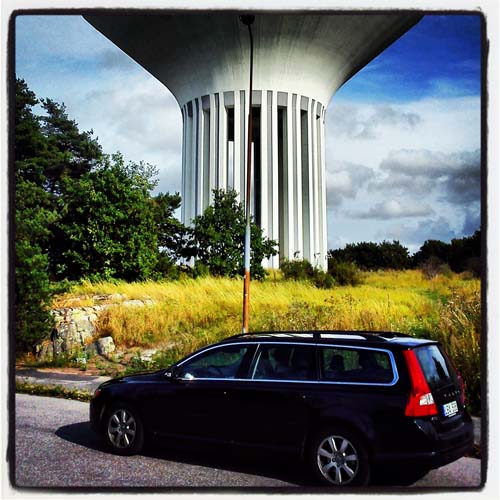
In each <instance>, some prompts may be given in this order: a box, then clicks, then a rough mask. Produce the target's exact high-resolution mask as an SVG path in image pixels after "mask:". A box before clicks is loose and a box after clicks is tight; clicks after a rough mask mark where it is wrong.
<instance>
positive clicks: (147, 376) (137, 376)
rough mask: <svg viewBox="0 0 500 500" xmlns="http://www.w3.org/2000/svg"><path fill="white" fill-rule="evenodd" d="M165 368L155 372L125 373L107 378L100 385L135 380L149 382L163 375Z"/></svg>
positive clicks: (135, 381)
mask: <svg viewBox="0 0 500 500" xmlns="http://www.w3.org/2000/svg"><path fill="white" fill-rule="evenodd" d="M164 371H165V370H160V371H156V372H144V373H134V374H133V375H125V376H123V377H118V378H114V379H112V380H108V381H107V382H104V383H103V384H101V386H100V387H106V386H109V385H113V384H123V383H132V384H133V383H137V382H149V381H154V380H158V379H159V378H160V377H162V376H163V373H164Z"/></svg>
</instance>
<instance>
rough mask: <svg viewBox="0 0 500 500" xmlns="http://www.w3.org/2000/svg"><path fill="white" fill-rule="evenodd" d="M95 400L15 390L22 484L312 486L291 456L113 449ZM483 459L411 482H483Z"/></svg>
mask: <svg viewBox="0 0 500 500" xmlns="http://www.w3.org/2000/svg"><path fill="white" fill-rule="evenodd" d="M88 409H89V405H88V403H81V402H78V401H70V400H64V399H56V398H46V397H39V396H30V395H25V394H17V395H16V435H15V482H16V486H17V487H49V488H53V487H68V486H70V487H78V488H89V487H122V488H123V487H157V488H169V489H171V488H178V487H181V488H186V487H187V488H193V487H198V488H206V487H212V488H214V487H215V488H219V489H220V488H236V489H240V490H243V489H245V488H265V489H270V488H273V489H281V488H290V489H295V488H300V487H302V488H308V490H310V491H312V489H313V485H312V483H311V481H310V478H309V477H308V476H307V475H306V474H305V473H304V472H303V471H302V470H301V468H300V466H299V464H296V463H294V462H293V461H291V460H289V459H286V458H284V457H271V456H267V457H262V456H259V455H257V456H250V457H249V456H245V455H243V454H242V453H241V452H239V453H237V454H234V453H233V452H228V451H226V452H224V451H220V450H219V451H211V450H204V451H198V450H192V451H187V450H185V451H179V450H168V449H160V448H153V449H151V450H147V451H146V452H145V453H144V454H142V455H138V456H134V457H119V456H115V455H113V454H110V453H108V452H107V451H106V449H105V448H104V447H103V445H102V443H101V441H100V440H99V438H98V437H97V436H96V435H95V434H94V433H93V432H92V431H91V429H90V427H89V424H88ZM479 484H480V460H478V459H474V458H462V459H460V460H458V461H457V462H455V463H453V464H450V465H447V466H446V467H442V468H441V469H437V470H435V471H431V472H430V473H429V474H427V476H425V477H424V478H423V479H421V480H419V481H418V482H416V483H414V485H412V486H413V487H415V486H417V487H418V486H422V487H431V488H450V487H453V488H457V487H458V488H460V487H476V486H478V485H479Z"/></svg>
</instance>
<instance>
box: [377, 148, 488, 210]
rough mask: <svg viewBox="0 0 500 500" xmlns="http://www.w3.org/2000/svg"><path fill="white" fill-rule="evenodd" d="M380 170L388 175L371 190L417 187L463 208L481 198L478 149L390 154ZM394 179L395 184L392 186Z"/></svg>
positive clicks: (402, 151) (414, 151) (411, 151)
mask: <svg viewBox="0 0 500 500" xmlns="http://www.w3.org/2000/svg"><path fill="white" fill-rule="evenodd" d="M380 169H381V170H382V171H383V172H384V173H385V174H386V176H385V178H384V179H383V180H381V181H378V183H377V184H376V185H372V188H378V189H380V188H382V189H384V188H385V189H393V188H397V189H399V190H402V189H405V188H406V189H407V190H411V189H413V186H417V189H418V191H419V192H424V191H423V190H424V189H427V190H428V191H429V192H430V191H432V190H438V191H439V192H440V195H439V196H440V199H441V200H443V201H447V202H449V203H453V204H457V205H462V206H466V205H467V204H469V203H471V202H474V201H478V200H479V198H480V186H481V177H480V176H481V167H480V151H479V149H476V150H475V151H460V152H456V153H451V154H445V153H441V152H435V151H428V150H425V149H419V150H407V149H403V150H399V151H391V152H390V153H389V155H388V156H387V158H385V159H384V160H383V161H382V162H381V164H380ZM393 176H396V182H395V183H391V178H392V177H393ZM386 180H387V181H388V182H386V183H385V182H384V181H386Z"/></svg>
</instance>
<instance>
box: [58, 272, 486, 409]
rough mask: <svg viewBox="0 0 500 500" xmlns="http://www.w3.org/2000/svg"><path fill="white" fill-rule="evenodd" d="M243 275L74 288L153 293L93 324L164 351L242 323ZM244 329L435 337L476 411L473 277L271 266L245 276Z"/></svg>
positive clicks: (476, 291) (174, 353) (171, 352)
mask: <svg viewBox="0 0 500 500" xmlns="http://www.w3.org/2000/svg"><path fill="white" fill-rule="evenodd" d="M242 292H243V285H242V281H239V280H230V279H223V278H212V277H206V278H199V279H196V280H193V279H185V280H182V281H176V282H164V283H159V282H143V283H132V284H129V283H108V282H101V283H90V282H85V283H82V284H81V285H78V286H77V287H75V288H74V289H73V290H72V291H71V292H70V293H68V294H65V295H64V296H61V297H59V298H58V299H57V300H58V301H68V300H71V299H72V298H74V297H75V296H85V297H86V299H85V300H86V301H88V300H89V299H90V298H91V297H92V296H93V295H98V294H109V295H113V294H121V295H122V296H125V297H126V298H128V299H143V300H144V299H152V300H153V304H151V305H147V306H144V307H130V306H127V307H124V306H121V305H120V304H119V303H117V304H116V305H114V306H112V307H110V308H109V309H107V310H105V312H104V313H103V314H102V315H101V317H100V320H99V324H98V328H99V333H100V335H102V336H104V335H111V336H112V337H113V339H114V341H115V343H116V344H117V345H118V346H119V347H140V348H151V347H156V348H159V349H161V350H163V351H165V352H168V356H167V357H168V358H169V359H171V360H172V361H173V360H174V359H175V358H178V357H181V356H183V355H185V354H188V353H189V352H191V351H192V350H194V349H197V348H199V347H202V346H204V345H206V344H208V343H210V342H214V341H217V340H221V339H223V338H226V337H228V336H231V335H234V334H236V333H239V331H240V330H241V302H242ZM250 329H251V330H253V331H270V330H315V329H318V330H372V331H399V332H402V333H407V334H410V335H415V336H420V337H426V338H432V339H435V340H439V341H441V342H442V343H443V345H444V346H445V348H446V350H447V351H448V352H449V354H450V355H451V356H452V358H453V360H454V362H455V364H456V365H457V367H458V369H459V370H460V372H461V373H462V375H463V376H464V378H465V380H466V383H467V396H468V399H469V402H470V404H471V405H472V406H473V407H474V409H475V411H476V412H477V411H478V410H479V397H480V333H481V301H480V283H479V280H475V279H465V277H462V276H460V275H455V274H453V275H450V276H437V277H436V278H434V279H431V280H429V279H426V278H425V277H424V276H423V275H422V273H421V272H420V271H418V270H409V271H384V272H371V273H365V274H364V280H363V284H362V285H359V286H356V287H338V288H334V289H330V290H321V289H317V288H315V287H314V286H313V285H311V284H309V283H305V282H293V281H292V282H290V281H282V280H281V279H280V277H279V274H276V273H274V274H273V275H272V276H271V277H269V278H268V279H267V280H266V281H264V282H252V284H251V292H250Z"/></svg>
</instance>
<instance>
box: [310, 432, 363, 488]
mask: <svg viewBox="0 0 500 500" xmlns="http://www.w3.org/2000/svg"><path fill="white" fill-rule="evenodd" d="M309 464H310V466H311V468H312V470H313V472H314V474H315V476H316V478H317V479H318V480H319V481H320V482H321V483H323V484H328V485H330V486H362V485H366V484H368V481H369V478H370V466H369V461H368V454H367V453H366V451H365V448H364V446H363V445H362V444H361V442H360V440H359V439H358V438H357V437H356V435H355V434H354V433H352V432H351V431H350V430H348V429H344V428H342V427H328V428H325V429H323V430H322V431H320V432H318V433H317V434H316V435H315V437H314V438H313V440H312V442H311V447H310V450H309Z"/></svg>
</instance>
